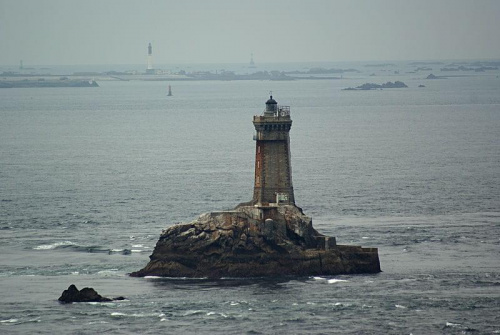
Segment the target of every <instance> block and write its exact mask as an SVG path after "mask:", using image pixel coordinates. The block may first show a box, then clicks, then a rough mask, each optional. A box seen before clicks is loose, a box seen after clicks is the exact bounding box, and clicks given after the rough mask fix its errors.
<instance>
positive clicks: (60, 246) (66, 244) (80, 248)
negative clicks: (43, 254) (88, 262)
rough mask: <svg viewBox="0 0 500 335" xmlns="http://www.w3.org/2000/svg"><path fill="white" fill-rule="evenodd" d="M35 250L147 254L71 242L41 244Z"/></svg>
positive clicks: (134, 250) (133, 250)
mask: <svg viewBox="0 0 500 335" xmlns="http://www.w3.org/2000/svg"><path fill="white" fill-rule="evenodd" d="M33 249H34V250H57V249H66V250H70V251H76V252H87V253H106V254H122V255H130V254H131V253H133V252H134V253H135V252H145V251H146V250H136V249H132V250H130V249H109V248H104V247H102V246H99V245H90V246H85V245H79V244H76V243H74V242H71V241H61V242H54V243H51V244H41V245H38V246H36V247H33Z"/></svg>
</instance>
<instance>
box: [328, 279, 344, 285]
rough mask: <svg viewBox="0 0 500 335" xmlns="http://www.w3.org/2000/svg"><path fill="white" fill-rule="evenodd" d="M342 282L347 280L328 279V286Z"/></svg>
mask: <svg viewBox="0 0 500 335" xmlns="http://www.w3.org/2000/svg"><path fill="white" fill-rule="evenodd" d="M342 282H348V280H345V279H335V278H334V279H328V284H336V283H342Z"/></svg>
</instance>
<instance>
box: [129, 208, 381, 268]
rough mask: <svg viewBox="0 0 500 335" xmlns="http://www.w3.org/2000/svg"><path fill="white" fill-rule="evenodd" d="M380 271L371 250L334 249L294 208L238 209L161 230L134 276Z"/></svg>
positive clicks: (332, 241)
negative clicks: (150, 251) (151, 249)
mask: <svg viewBox="0 0 500 335" xmlns="http://www.w3.org/2000/svg"><path fill="white" fill-rule="evenodd" d="M377 272H380V263H379V259H378V251H377V249H376V248H362V247H359V246H342V245H337V244H336V241H335V237H329V236H325V235H323V234H321V233H319V232H317V231H316V230H315V229H314V228H313V226H312V220H311V218H309V217H307V216H306V215H304V214H303V213H302V210H301V209H300V208H298V207H296V206H294V205H280V206H268V207H255V206H245V205H243V206H238V207H237V208H236V209H234V210H232V211H222V212H213V213H206V214H202V215H200V216H199V217H198V219H197V220H195V221H193V222H190V223H186V224H178V225H174V226H172V227H170V228H168V229H167V230H165V231H163V232H162V234H161V236H160V239H159V240H158V242H157V244H156V247H155V249H154V251H153V254H152V255H151V256H150V262H149V263H148V264H147V265H146V267H144V268H143V269H142V270H139V271H137V272H133V273H131V276H134V277H144V276H164V277H191V278H197V277H207V278H221V277H264V276H266V277H269V276H273V277H276V276H289V275H293V276H310V275H336V274H348V273H377Z"/></svg>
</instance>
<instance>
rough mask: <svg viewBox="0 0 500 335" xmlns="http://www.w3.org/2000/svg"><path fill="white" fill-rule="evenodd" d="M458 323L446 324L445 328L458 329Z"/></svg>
mask: <svg viewBox="0 0 500 335" xmlns="http://www.w3.org/2000/svg"><path fill="white" fill-rule="evenodd" d="M458 326H460V323H452V322H446V327H458Z"/></svg>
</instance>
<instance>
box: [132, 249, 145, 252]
mask: <svg viewBox="0 0 500 335" xmlns="http://www.w3.org/2000/svg"><path fill="white" fill-rule="evenodd" d="M130 251H131V252H143V251H144V250H138V249H132V250H130Z"/></svg>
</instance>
